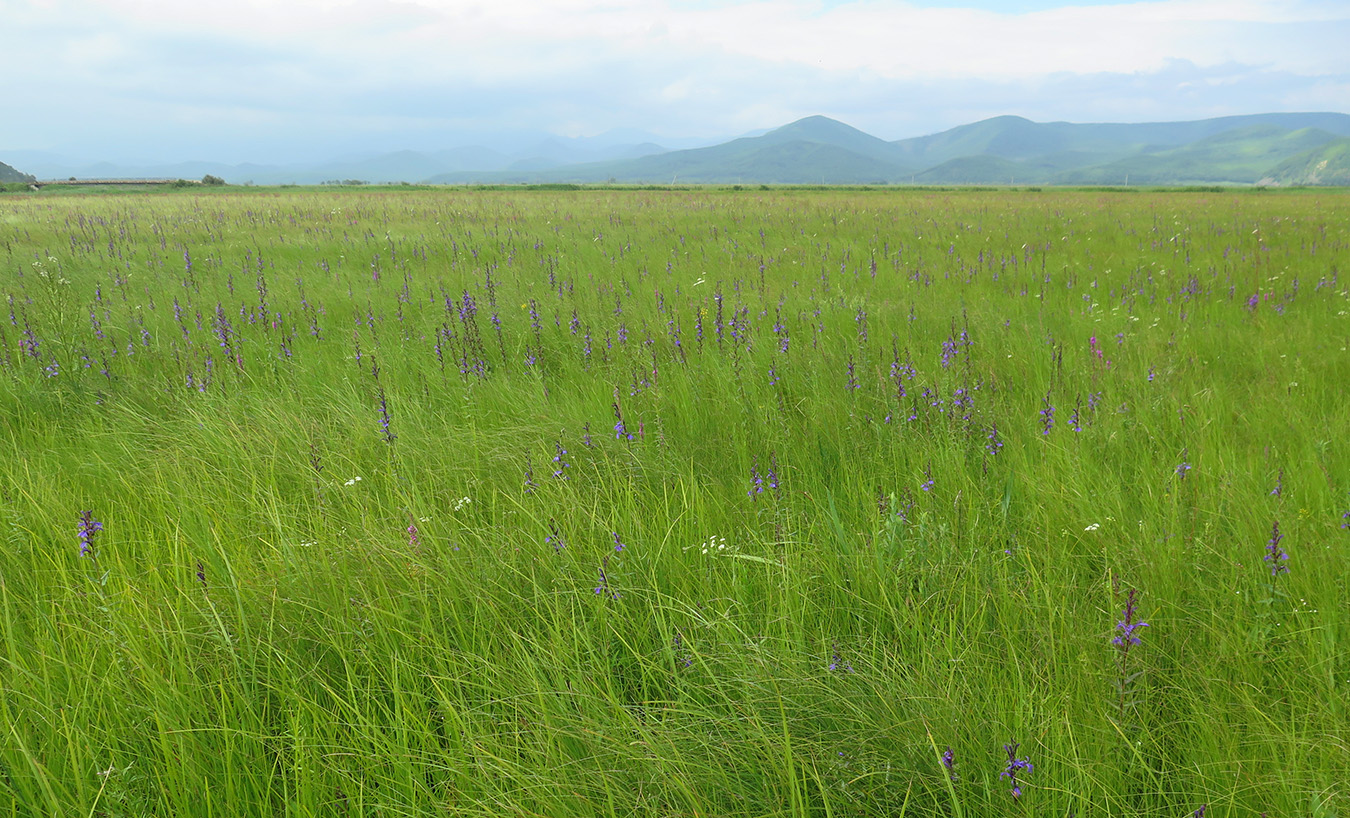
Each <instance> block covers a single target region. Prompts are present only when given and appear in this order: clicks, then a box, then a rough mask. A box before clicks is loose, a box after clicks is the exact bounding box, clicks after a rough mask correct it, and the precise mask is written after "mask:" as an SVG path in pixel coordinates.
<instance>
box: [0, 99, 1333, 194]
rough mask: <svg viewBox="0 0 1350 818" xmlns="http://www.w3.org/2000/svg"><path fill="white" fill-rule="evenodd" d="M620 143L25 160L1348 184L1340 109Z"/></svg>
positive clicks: (58, 169) (501, 172)
mask: <svg viewBox="0 0 1350 818" xmlns="http://www.w3.org/2000/svg"><path fill="white" fill-rule="evenodd" d="M622 136H626V137H628V139H624V138H622V137H621V136H616V135H611V136H610V137H608V138H601V137H597V138H590V139H567V138H562V137H552V138H549V139H546V140H543V141H540V142H539V143H537V144H535V145H532V146H530V147H529V148H527V149H525V150H516V151H514V152H510V153H508V152H503V151H499V150H494V149H492V148H487V147H481V146H465V147H457V148H451V149H447V150H443V151H435V152H418V151H400V152H395V153H384V154H377V155H357V156H348V157H341V158H337V159H333V160H330V161H327V162H322V163H313V164H308V165H285V166H282V165H225V164H220V163H212V162H190V163H179V164H173V165H153V166H151V165H143V166H126V165H115V164H112V163H97V164H86V165H83V166H80V167H73V166H68V165H60V164H59V159H58V158H53V157H42V156H41V155H37V154H33V155H31V159H32V161H31V162H30V166H33V165H40V168H39V174H38V175H39V176H43V175H49V176H55V177H59V178H65V177H67V176H71V175H74V176H77V177H79V178H166V177H167V178H189V179H190V178H198V177H201V176H203V175H204V174H212V175H215V176H219V177H222V178H224V179H225V180H226V181H227V182H229V183H231V184H241V183H248V182H251V183H255V184H286V183H296V184H316V183H322V182H329V181H336V182H343V181H345V182H355V181H361V182H371V183H386V182H426V183H432V184H515V183H536V184H537V183H578V184H586V183H604V182H615V183H625V184H633V183H646V184H671V183H676V184H679V183H722V184H735V183H741V184H751V183H753V184H927V185H953V184H954V185H972V184H978V185H989V184H998V185H1008V184H1012V185H1099V184H1100V185H1192V184H1206V185H1213V184H1230V185H1257V184H1264V185H1305V184H1321V185H1345V184H1350V115H1346V114H1340V113H1277V114H1253V115H1247V116H1232V117H1222V118H1217V119H1204V120H1196V121H1191V122H1154V123H1137V124H1125V123H1105V124H1076V123H1070V122H1033V121H1031V120H1028V119H1024V118H1022V117H1017V116H1000V117H994V118H992V119H986V120H982V121H980V122H975V123H972V124H969V125H962V126H959V127H956V128H952V129H950V130H947V131H943V132H941V133H936V134H932V135H929V136H921V137H914V138H911V139H901V140H898V141H886V140H883V139H880V138H877V137H875V136H872V135H870V134H867V133H864V132H863V131H860V130H858V129H856V128H853V127H850V126H849V125H846V124H844V123H842V122H839V121H837V120H833V119H830V118H828V117H823V116H811V117H807V118H805V119H801V120H798V121H796V122H792V123H790V124H787V125H784V126H782V127H780V128H776V129H773V130H770V131H767V132H763V133H758V134H754V135H749V136H744V137H741V138H739V139H733V140H730V141H727V142H722V143H719V144H713V145H704V146H701V147H692V148H685V149H681V150H671V149H668V148H667V147H663V146H662V145H660V144H658V143H657V142H656V141H655V140H654V139H652V138H646V135H644V134H640V133H634V132H630V133H628V134H624V135H622ZM5 158H6V159H9V160H11V161H14V160H15V157H14V156H7V157H5ZM20 158H22V157H20Z"/></svg>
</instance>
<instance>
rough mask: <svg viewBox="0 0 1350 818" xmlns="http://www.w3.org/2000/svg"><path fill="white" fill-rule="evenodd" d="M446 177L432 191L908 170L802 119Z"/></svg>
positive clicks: (877, 174)
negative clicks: (671, 145) (476, 185)
mask: <svg viewBox="0 0 1350 818" xmlns="http://www.w3.org/2000/svg"><path fill="white" fill-rule="evenodd" d="M521 170H523V169H513V171H515V172H513V173H508V174H492V173H488V174H469V173H446V174H441V175H438V176H433V177H431V178H430V179H429V180H427V181H429V182H431V183H433V184H438V183H440V184H446V183H448V184H456V183H462V182H492V181H502V182H526V181H542V182H576V183H583V184H584V183H587V182H605V181H609V180H614V181H619V182H646V183H663V184H667V183H671V182H688V183H707V182H745V183H751V182H753V183H757V184H758V183H764V184H889V183H894V182H899V181H903V180H906V179H908V178H909V177H910V175H911V174H912V173H913V168H911V167H909V166H908V165H905V164H902V163H901V158H900V152H899V151H898V150H897V149H896V147H895V145H894V144H892V143H890V142H886V141H885V140H882V139H878V138H877V137H875V136H871V135H870V134H866V133H864V132H862V131H860V130H858V129H857V128H853V127H850V126H848V125H845V124H844V123H842V122H837V121H835V120H833V119H829V118H827V117H823V116H813V117H807V118H806V119H801V120H798V121H796V122H793V123H791V124H788V125H784V126H783V127H781V128H776V129H774V130H772V131H769V132H768V133H765V134H763V135H761V136H752V137H743V138H741V139H733V140H732V141H730V142H724V143H722V144H720V145H712V146H709V147H706V148H694V149H691V150H683V151H667V152H664V153H660V154H655V155H652V156H645V157H641V158H637V159H628V160H621V161H610V162H592V163H587V164H579V165H569V166H563V167H554V168H548V169H536V172H533V173H522V172H519V171H521Z"/></svg>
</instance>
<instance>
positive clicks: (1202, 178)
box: [1055, 124, 1336, 185]
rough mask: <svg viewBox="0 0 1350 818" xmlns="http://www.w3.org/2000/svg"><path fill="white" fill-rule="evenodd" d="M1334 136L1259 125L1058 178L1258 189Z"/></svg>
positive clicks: (1078, 181) (1067, 181) (1077, 181)
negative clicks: (1272, 173) (1286, 163)
mask: <svg viewBox="0 0 1350 818" xmlns="http://www.w3.org/2000/svg"><path fill="white" fill-rule="evenodd" d="M1335 139H1336V136H1335V135H1334V134H1331V133H1328V132H1326V131H1324V130H1321V129H1318V128H1302V129H1299V130H1294V131H1291V130H1287V129H1285V128H1281V127H1279V126H1277V125H1267V124H1255V125H1247V126H1245V127H1241V128H1235V129H1233V130H1230V131H1225V132H1223V133H1220V134H1217V135H1214V136H1210V137H1206V138H1204V139H1201V140H1199V141H1196V142H1194V143H1192V144H1189V145H1185V146H1182V147H1179V148H1169V149H1161V150H1157V149H1155V150H1149V151H1145V152H1143V153H1140V154H1138V155H1135V156H1131V157H1128V158H1126V159H1121V160H1117V161H1115V162H1111V163H1107V164H1103V165H1096V166H1093V167H1087V168H1078V169H1074V170H1068V171H1064V172H1061V173H1059V174H1058V175H1056V177H1055V181H1056V182H1059V183H1064V184H1124V183H1126V182H1127V181H1128V183H1129V184H1147V185H1168V184H1191V183H1206V184H1213V183H1228V184H1254V183H1255V182H1256V181H1257V180H1258V179H1260V178H1261V177H1262V176H1264V175H1265V174H1266V173H1267V172H1268V171H1269V170H1270V168H1271V167H1272V166H1274V165H1275V164H1277V163H1279V162H1281V161H1283V160H1284V159H1287V158H1289V157H1291V156H1294V155H1296V154H1299V153H1302V152H1304V151H1307V150H1310V149H1313V148H1316V147H1319V146H1321V145H1325V144H1326V143H1328V142H1331V141H1333V140H1335Z"/></svg>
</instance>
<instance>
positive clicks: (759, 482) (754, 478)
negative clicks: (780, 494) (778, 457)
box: [745, 458, 764, 500]
mask: <svg viewBox="0 0 1350 818" xmlns="http://www.w3.org/2000/svg"><path fill="white" fill-rule="evenodd" d="M763 493H764V476H763V475H761V474H760V473H759V458H755V459H754V460H752V461H751V462H750V490H749V491H747V492H746V493H745V494H746V496H747V497H749V498H750V499H751V500H754V499H755V495H757V494H763Z"/></svg>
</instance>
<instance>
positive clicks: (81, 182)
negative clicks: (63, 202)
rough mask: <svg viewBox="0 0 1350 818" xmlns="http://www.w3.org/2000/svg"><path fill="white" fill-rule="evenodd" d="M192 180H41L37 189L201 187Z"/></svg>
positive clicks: (35, 184)
mask: <svg viewBox="0 0 1350 818" xmlns="http://www.w3.org/2000/svg"><path fill="white" fill-rule="evenodd" d="M200 184H201V182H200V181H194V180H192V179H41V180H39V181H36V182H34V183H33V185H34V186H35V187H46V186H47V185H53V186H55V185H66V186H70V185H200Z"/></svg>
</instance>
